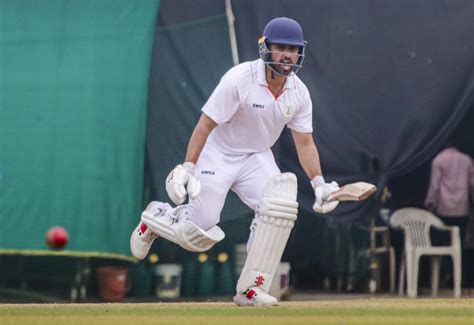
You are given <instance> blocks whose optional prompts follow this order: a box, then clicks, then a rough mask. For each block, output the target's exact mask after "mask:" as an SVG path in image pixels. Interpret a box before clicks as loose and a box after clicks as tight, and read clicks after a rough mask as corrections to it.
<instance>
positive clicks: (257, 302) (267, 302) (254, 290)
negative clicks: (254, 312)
mask: <svg viewBox="0 0 474 325" xmlns="http://www.w3.org/2000/svg"><path fill="white" fill-rule="evenodd" d="M234 302H235V304H236V305H237V306H248V307H270V306H276V305H278V300H277V299H276V298H275V297H272V296H270V295H269V294H268V293H266V292H264V291H262V289H260V288H259V287H251V288H249V289H247V290H246V291H244V292H242V293H237V294H236V295H235V296H234Z"/></svg>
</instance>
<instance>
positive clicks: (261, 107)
mask: <svg viewBox="0 0 474 325" xmlns="http://www.w3.org/2000/svg"><path fill="white" fill-rule="evenodd" d="M252 107H253V108H260V109H264V108H265V105H262V104H253V105H252Z"/></svg>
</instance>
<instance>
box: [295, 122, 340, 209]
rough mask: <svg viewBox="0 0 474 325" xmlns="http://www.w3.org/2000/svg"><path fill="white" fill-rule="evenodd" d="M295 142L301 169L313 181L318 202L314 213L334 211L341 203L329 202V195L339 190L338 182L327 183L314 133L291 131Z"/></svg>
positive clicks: (316, 201)
mask: <svg viewBox="0 0 474 325" xmlns="http://www.w3.org/2000/svg"><path fill="white" fill-rule="evenodd" d="M291 133H292V134H293V139H294V141H295V146H296V152H297V153H298V159H299V161H300V164H301V167H303V169H304V171H305V172H306V175H308V177H309V179H310V180H311V185H312V186H313V189H314V194H315V197H316V200H315V202H314V205H313V209H314V211H316V212H318V213H327V212H330V211H332V210H334V209H335V208H336V207H337V205H338V204H339V202H337V201H335V202H328V201H327V199H328V198H329V195H330V194H331V193H333V192H335V191H337V190H338V189H339V186H338V185H337V183H336V182H331V183H326V182H325V180H324V177H323V173H322V170H321V162H320V160H319V153H318V149H317V148H316V144H315V143H314V140H313V134H312V133H301V132H298V131H295V130H293V129H292V130H291Z"/></svg>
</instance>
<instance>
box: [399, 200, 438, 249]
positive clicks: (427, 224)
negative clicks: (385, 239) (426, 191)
mask: <svg viewBox="0 0 474 325" xmlns="http://www.w3.org/2000/svg"><path fill="white" fill-rule="evenodd" d="M390 225H391V226H392V227H394V228H401V229H403V230H404V232H405V240H406V241H408V243H409V244H411V246H415V247H427V246H431V240H430V228H431V226H433V225H435V226H442V225H444V224H443V222H442V221H441V220H440V219H438V217H436V216H435V215H434V214H432V213H431V212H429V211H426V210H423V209H418V208H403V209H400V210H397V211H395V213H394V214H392V216H391V217H390Z"/></svg>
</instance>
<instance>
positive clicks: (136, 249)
mask: <svg viewBox="0 0 474 325" xmlns="http://www.w3.org/2000/svg"><path fill="white" fill-rule="evenodd" d="M168 209H171V206H170V205H169V204H168V203H162V202H158V201H152V202H150V204H148V206H147V208H146V209H145V211H146V212H148V213H151V214H152V215H153V216H155V217H157V218H158V217H161V216H163V215H164V214H165V213H166V211H167V210H168ZM156 238H158V235H157V234H155V233H154V232H153V231H151V229H150V228H149V227H148V226H147V225H146V224H144V223H143V222H140V223H139V224H138V226H137V227H136V228H135V230H134V231H133V233H132V236H131V237H130V250H131V251H132V255H133V256H134V257H135V258H137V259H139V260H143V259H144V258H145V257H146V256H147V255H148V252H149V251H150V248H151V245H152V244H153V242H154V241H155V239H156Z"/></svg>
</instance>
